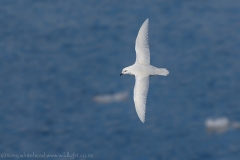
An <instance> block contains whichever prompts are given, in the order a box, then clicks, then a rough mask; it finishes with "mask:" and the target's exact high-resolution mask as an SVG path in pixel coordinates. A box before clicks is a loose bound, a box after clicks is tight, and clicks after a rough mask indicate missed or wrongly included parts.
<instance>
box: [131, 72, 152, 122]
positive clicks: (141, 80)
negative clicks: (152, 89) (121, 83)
mask: <svg viewBox="0 0 240 160" xmlns="http://www.w3.org/2000/svg"><path fill="white" fill-rule="evenodd" d="M148 86H149V77H148V76H147V77H140V76H135V87H134V97H133V99H134V103H135V108H136V111H137V114H138V117H139V118H140V120H141V121H142V122H143V123H144V122H145V111H146V102H147V93H148Z"/></svg>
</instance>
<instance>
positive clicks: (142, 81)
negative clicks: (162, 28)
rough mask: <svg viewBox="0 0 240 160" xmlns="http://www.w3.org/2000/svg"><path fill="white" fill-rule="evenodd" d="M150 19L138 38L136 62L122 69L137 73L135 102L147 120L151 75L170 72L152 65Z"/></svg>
mask: <svg viewBox="0 0 240 160" xmlns="http://www.w3.org/2000/svg"><path fill="white" fill-rule="evenodd" d="M148 22H149V21H148V19H146V20H145V22H144V23H143V24H142V26H141V28H140V30H139V32H138V35H137V39H136V44H135V50H136V62H135V63H134V64H133V65H131V66H129V67H126V68H124V69H123V70H122V73H121V74H120V75H122V74H130V75H135V87H134V96H133V99H134V103H135V108H136V111H137V115H138V117H139V118H140V120H141V121H142V122H143V123H144V122H145V113H146V101H147V94H148V87H149V76H153V75H163V76H166V75H168V74H169V71H168V70H167V69H165V68H157V67H154V66H151V65H150V50H149V45H148Z"/></svg>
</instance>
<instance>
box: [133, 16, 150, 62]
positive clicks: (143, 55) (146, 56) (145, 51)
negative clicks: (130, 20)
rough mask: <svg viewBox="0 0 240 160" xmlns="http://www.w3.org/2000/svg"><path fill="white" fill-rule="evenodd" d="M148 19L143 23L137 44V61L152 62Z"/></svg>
mask: <svg viewBox="0 0 240 160" xmlns="http://www.w3.org/2000/svg"><path fill="white" fill-rule="evenodd" d="M148 21H149V20H148V19H146V20H145V22H144V23H143V24H142V26H141V28H140V30H139V32H138V35H137V38H136V44H135V50H136V63H141V64H150V50H149V45H148Z"/></svg>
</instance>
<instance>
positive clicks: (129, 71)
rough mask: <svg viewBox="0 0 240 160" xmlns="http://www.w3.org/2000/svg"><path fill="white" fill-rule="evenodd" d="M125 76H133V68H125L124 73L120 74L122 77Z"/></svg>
mask: <svg viewBox="0 0 240 160" xmlns="http://www.w3.org/2000/svg"><path fill="white" fill-rule="evenodd" d="M123 74H130V75H133V74H132V72H131V68H129V67H126V68H123V70H122V73H121V74H120V76H121V75H123Z"/></svg>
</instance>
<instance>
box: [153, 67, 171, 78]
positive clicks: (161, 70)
mask: <svg viewBox="0 0 240 160" xmlns="http://www.w3.org/2000/svg"><path fill="white" fill-rule="evenodd" d="M155 72H156V74H157V75H162V76H167V75H168V74H169V71H168V70H167V69H166V68H157V69H156V71H155Z"/></svg>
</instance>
